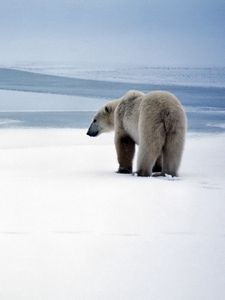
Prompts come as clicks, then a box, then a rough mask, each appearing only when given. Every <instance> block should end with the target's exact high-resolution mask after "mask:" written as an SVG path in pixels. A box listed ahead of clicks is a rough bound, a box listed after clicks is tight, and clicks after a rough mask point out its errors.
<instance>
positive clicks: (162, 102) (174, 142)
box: [87, 91, 186, 176]
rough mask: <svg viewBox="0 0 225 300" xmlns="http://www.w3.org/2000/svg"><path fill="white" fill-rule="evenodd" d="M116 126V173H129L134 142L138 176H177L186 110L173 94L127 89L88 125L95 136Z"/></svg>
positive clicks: (102, 109) (103, 108)
mask: <svg viewBox="0 0 225 300" xmlns="http://www.w3.org/2000/svg"><path fill="white" fill-rule="evenodd" d="M111 130H115V146H116V152H117V158H118V162H119V169H118V173H132V169H133V168H132V164H133V158H134V153H135V144H137V145H139V149H138V156H137V172H136V174H137V175H138V176H152V175H153V173H154V175H155V176H157V175H162V176H165V175H166V174H169V175H171V176H178V173H177V172H178V168H179V165H180V162H181V157H182V153H183V147H184V141H185V133H186V114H185V111H184V109H183V107H182V105H181V103H180V102H179V100H178V99H177V98H176V97H175V95H173V94H171V93H169V92H166V91H152V92H150V93H147V94H144V93H142V92H139V91H129V92H128V93H126V94H125V95H124V96H123V97H121V98H120V99H118V100H115V101H111V102H108V103H107V104H106V105H105V106H104V107H102V108H101V109H100V110H99V111H98V112H97V114H96V115H95V116H94V119H93V121H92V123H91V125H90V127H89V129H88V132H87V135H89V136H91V137H94V136H98V135H99V134H101V133H103V132H107V131H111Z"/></svg>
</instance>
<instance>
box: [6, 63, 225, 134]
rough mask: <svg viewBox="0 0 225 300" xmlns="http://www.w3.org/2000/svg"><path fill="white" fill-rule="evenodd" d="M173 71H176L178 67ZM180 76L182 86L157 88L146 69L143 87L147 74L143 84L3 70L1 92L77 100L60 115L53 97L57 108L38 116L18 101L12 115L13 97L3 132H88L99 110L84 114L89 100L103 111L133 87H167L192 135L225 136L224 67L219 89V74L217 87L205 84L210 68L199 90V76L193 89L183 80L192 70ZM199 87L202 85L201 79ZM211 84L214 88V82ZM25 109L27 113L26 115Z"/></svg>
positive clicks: (52, 103) (52, 106) (164, 88)
mask: <svg viewBox="0 0 225 300" xmlns="http://www.w3.org/2000/svg"><path fill="white" fill-rule="evenodd" d="M149 72H150V73H151V69H149ZM160 72H162V69H160ZM172 72H173V73H174V69H173V70H172ZM179 72H180V73H182V72H183V74H184V75H183V76H182V81H181V82H179V78H178V79H177V78H176V81H177V83H174V84H170V85H168V84H167V85H166V84H165V82H166V78H165V80H164V82H163V80H162V81H161V84H156V83H154V84H153V83H151V82H150V83H149V84H148V83H146V70H145V73H144V74H145V80H143V81H144V83H141V78H142V77H141V75H140V80H139V81H140V82H138V83H134V82H132V83H129V82H123V81H120V82H116V81H110V80H109V79H107V80H105V81H104V80H96V79H77V78H71V77H65V76H54V75H45V74H37V73H32V72H25V71H19V70H13V69H3V68H2V69H0V89H2V90H10V91H26V92H35V93H45V94H52V95H53V94H58V95H71V96H74V107H71V103H70V107H67V103H66V102H64V103H63V104H64V109H63V111H57V112H56V111H54V110H55V109H54V95H53V96H52V97H53V98H51V106H50V108H51V109H49V111H45V112H44V111H35V104H34V107H33V109H32V110H33V111H32V112H29V111H26V110H27V109H26V107H25V106H24V104H23V101H21V108H20V109H18V103H17V111H12V109H11V111H7V107H8V104H9V103H7V99H4V101H5V102H4V103H5V104H4V103H3V100H2V105H0V108H1V111H0V128H9V127H11V128H21V127H26V128H86V127H88V125H89V123H90V120H91V118H92V116H93V114H94V112H93V111H82V110H84V109H82V108H85V110H87V107H88V106H89V104H88V105H87V103H85V101H87V100H85V99H88V101H90V102H89V103H90V106H92V107H96V109H97V107H98V106H99V103H100V102H104V101H107V99H108V100H111V99H113V98H116V97H120V96H121V95H123V94H124V93H125V92H126V91H127V90H129V89H138V90H142V91H144V92H147V91H151V90H159V89H161V90H169V91H171V92H173V93H175V95H176V96H177V97H178V98H179V99H180V100H181V102H182V104H183V105H184V107H185V109H186V111H187V116H188V129H189V131H194V132H224V131H225V78H223V76H224V74H225V73H223V72H221V69H220V70H219V72H218V81H219V83H220V84H219V86H215V81H216V76H215V75H214V82H213V86H207V85H206V84H205V82H206V81H207V80H206V78H205V77H207V76H208V77H209V76H210V74H211V73H212V71H210V73H209V74H208V73H207V72H209V70H208V71H207V69H206V71H205V73H204V72H203V71H202V74H203V75H202V76H203V79H204V80H203V81H204V84H203V86H196V82H195V78H192V81H193V85H191V83H190V81H191V80H190V78H189V82H188V84H187V85H185V83H184V82H183V78H184V77H185V72H189V74H190V69H183V71H182V70H179ZM215 73H216V71H215V70H214V74H215ZM121 74H122V71H121ZM167 74H168V70H167ZM150 75H151V74H150ZM186 76H187V74H186ZM221 76H222V77H221ZM121 77H122V76H121ZM189 77H190V76H189ZM208 77H207V78H208ZM209 78H210V77H209ZM162 82H163V83H162ZM181 83H182V84H181ZM198 83H199V84H201V80H199V78H198ZM223 83H224V85H223ZM208 85H210V81H209V80H208ZM26 94H27V95H28V94H29V93H24V97H26ZM75 97H76V99H75ZM79 97H80V101H79ZM9 101H11V102H12V103H10V104H11V107H13V99H12V97H11V98H10V99H9ZM46 101H48V100H46ZM62 101H63V99H62ZM72 101H73V100H72ZM76 101H77V102H76ZM0 102H1V99H0ZM76 103H78V104H79V105H77V104H76ZM94 104H96V105H94ZM4 108H5V109H4ZM23 109H24V111H22V110H23ZM39 110H40V107H39Z"/></svg>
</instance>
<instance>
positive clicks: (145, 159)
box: [137, 143, 162, 177]
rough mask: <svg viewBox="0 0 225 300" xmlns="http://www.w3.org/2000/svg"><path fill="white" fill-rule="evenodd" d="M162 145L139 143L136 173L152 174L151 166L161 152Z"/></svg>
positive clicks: (143, 175)
mask: <svg viewBox="0 0 225 300" xmlns="http://www.w3.org/2000/svg"><path fill="white" fill-rule="evenodd" d="M161 148H162V145H161V144H160V143H159V144H158V143H155V144H153V143H150V145H148V146H146V145H140V147H139V151H138V162H137V175H138V176H142V177H146V176H151V175H152V170H153V167H154V166H155V164H156V161H157V158H159V154H160V152H161Z"/></svg>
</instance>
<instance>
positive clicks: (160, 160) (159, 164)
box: [152, 155, 163, 173]
mask: <svg viewBox="0 0 225 300" xmlns="http://www.w3.org/2000/svg"><path fill="white" fill-rule="evenodd" d="M162 165H163V157H162V155H160V156H159V157H158V158H157V160H156V162H155V165H154V167H153V169H152V172H153V173H159V172H162Z"/></svg>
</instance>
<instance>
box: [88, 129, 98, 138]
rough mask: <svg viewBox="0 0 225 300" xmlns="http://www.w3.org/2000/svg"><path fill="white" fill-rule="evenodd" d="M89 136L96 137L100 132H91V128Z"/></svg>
mask: <svg viewBox="0 0 225 300" xmlns="http://www.w3.org/2000/svg"><path fill="white" fill-rule="evenodd" d="M86 134H87V135H89V136H91V137H95V136H97V135H98V131H94V130H91V129H90V128H89V129H88V131H87V133H86Z"/></svg>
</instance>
